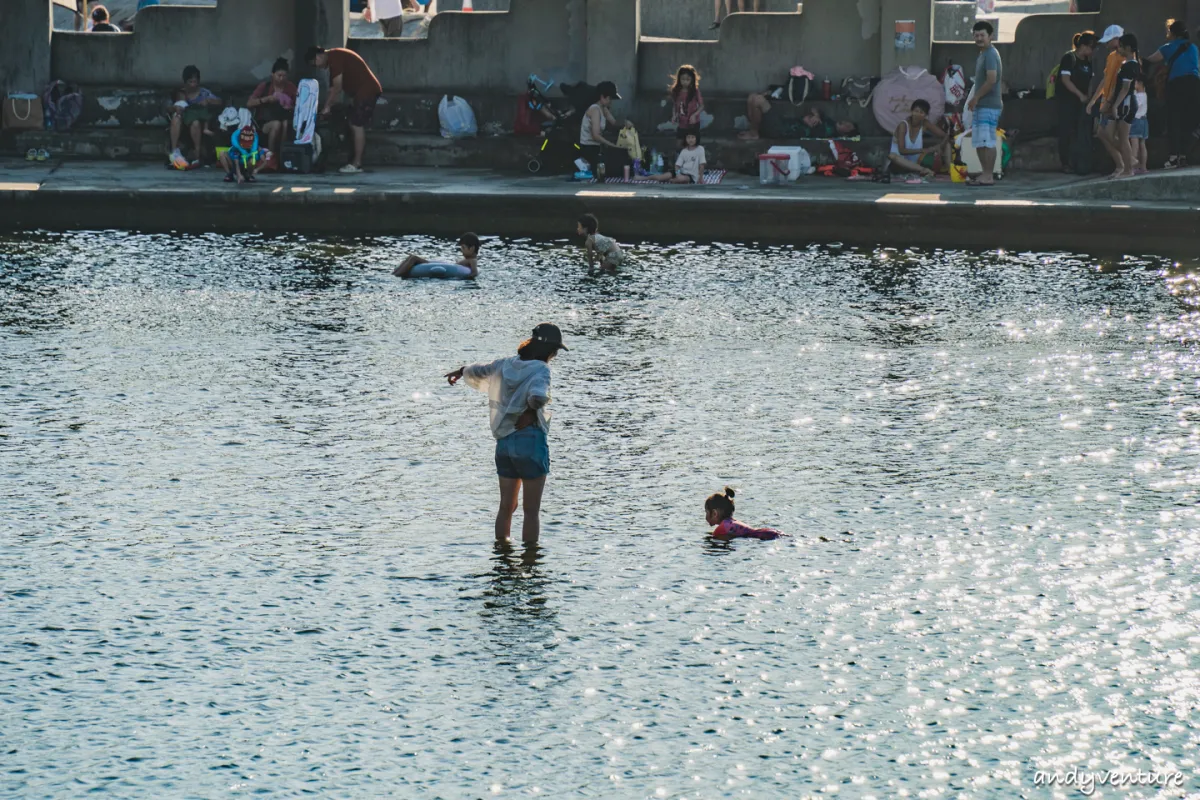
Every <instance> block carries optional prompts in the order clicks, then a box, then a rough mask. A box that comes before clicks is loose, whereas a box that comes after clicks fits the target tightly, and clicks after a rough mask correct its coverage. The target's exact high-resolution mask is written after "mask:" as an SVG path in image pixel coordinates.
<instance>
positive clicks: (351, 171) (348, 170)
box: [338, 164, 362, 175]
mask: <svg viewBox="0 0 1200 800" xmlns="http://www.w3.org/2000/svg"><path fill="white" fill-rule="evenodd" d="M338 172H343V173H345V174H347V175H357V174H358V173H360V172H362V170H361V169H359V168H358V167H356V166H354V165H353V164H347V165H346V166H344V167H342V168H341V169H339V170H338Z"/></svg>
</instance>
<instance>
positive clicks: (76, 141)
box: [5, 128, 888, 173]
mask: <svg viewBox="0 0 1200 800" xmlns="http://www.w3.org/2000/svg"><path fill="white" fill-rule="evenodd" d="M319 130H320V132H321V134H322V140H323V142H325V144H326V146H327V147H328V148H329V149H328V152H329V159H328V163H329V164H330V165H332V166H340V165H341V164H343V163H345V161H346V158H347V156H348V150H347V147H348V145H347V143H346V141H345V137H344V136H342V137H338V136H335V135H334V133H333V132H332V131H331V130H330V129H319ZM210 141H211V140H210ZM847 143H848V144H849V145H850V146H851V148H852V149H854V150H855V152H857V153H859V156H860V157H861V158H862V159H863V160H864V161H866V162H867V163H868V164H871V165H873V166H878V165H880V164H881V163H882V161H883V160H884V159H885V158H886V154H887V147H888V139H887V138H886V137H882V136H874V137H864V138H862V139H861V140H859V141H850V142H847ZM642 144H643V145H644V146H646V147H654V148H656V149H658V150H659V151H660V152H662V153H664V157H669V156H670V155H671V154H673V153H674V152H675V137H674V136H673V135H669V134H668V135H652V136H646V137H642ZM783 144H786V145H796V144H799V145H801V146H803V147H804V148H805V149H807V150H808V151H809V153H810V154H811V155H812V156H813V159H814V161H816V162H819V161H821V160H822V159H825V158H832V153H831V151H830V149H829V144H828V142H826V141H824V140H814V139H808V140H804V139H793V140H786V141H785V140H768V139H760V140H758V141H754V142H744V141H741V140H740V139H738V138H737V137H736V136H723V137H705V142H704V147H705V151H706V153H707V155H708V158H709V161H710V165H711V166H712V167H714V168H718V169H730V170H745V171H749V172H754V173H757V169H758V167H757V158H756V157H757V156H758V154H759V153H765V152H766V151H767V150H768V149H769V148H770V147H772V146H773V145H783ZM30 148H35V149H37V148H44V149H46V150H47V151H49V153H50V154H51V155H52V156H53V157H55V158H80V159H95V160H117V161H138V160H162V161H165V158H166V153H167V137H166V133H165V129H164V128H131V129H124V128H113V129H104V128H100V129H96V128H93V129H81V130H78V131H72V132H70V133H55V132H53V131H40V130H39V131H25V132H21V133H19V134H17V135H16V136H15V137H13V139H12V143H11V145H10V146H9V147H7V148H5V149H7V150H8V151H9V152H10V153H14V154H16V155H20V154H23V153H24V152H26V151H27V150H29V149H30ZM541 149H542V140H541V139H537V138H532V137H517V136H512V135H506V136H479V137H475V138H471V139H443V138H442V137H441V136H438V135H435V134H423V133H392V132H385V131H371V132H369V133H368V135H367V150H366V153H365V154H364V159H363V160H364V162H365V163H366V164H367V165H377V166H384V165H387V166H408V167H476V168H485V169H495V170H501V171H512V172H519V171H524V170H526V169H527V165H528V164H529V162H530V160H531V159H533V158H534V157H536V156H538V155H539V154H540V153H541ZM570 160H571V159H570V158H568V159H566V160H565V161H564V165H565V164H566V163H569V161H570Z"/></svg>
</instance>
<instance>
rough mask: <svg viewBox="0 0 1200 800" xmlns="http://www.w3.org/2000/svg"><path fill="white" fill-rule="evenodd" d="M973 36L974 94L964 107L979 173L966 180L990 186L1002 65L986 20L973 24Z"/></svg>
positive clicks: (1000, 107) (1001, 97) (1001, 108)
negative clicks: (976, 50)
mask: <svg viewBox="0 0 1200 800" xmlns="http://www.w3.org/2000/svg"><path fill="white" fill-rule="evenodd" d="M974 33H975V46H976V47H978V48H979V58H978V59H976V60H975V95H974V96H973V97H972V98H971V99H970V101H969V102H968V103H967V107H968V108H970V109H971V111H972V112H974V114H975V117H974V125H973V126H972V128H971V144H972V145H973V146H974V147H975V152H976V153H978V154H979V165H980V167H981V169H982V172H981V173H980V175H979V177H978V178H976V179H974V180H971V181H969V185H971V186H992V185H994V184H995V182H996V179H995V172H996V153H997V147H998V143H997V141H996V128H998V127H999V125H1000V114H1001V113H1002V112H1003V111H1004V95H1003V94H1002V93H1001V91H1002V90H1001V82H1002V81H1003V79H1004V65H1003V63H1002V62H1001V61H1000V52H999V51H998V50H997V49H996V48H995V47H994V46H993V45H992V37H993V36H994V35H995V33H996V29H995V28H993V27H992V23H990V22H988V21H986V20H980V21H979V22H976V23H975V28H974Z"/></svg>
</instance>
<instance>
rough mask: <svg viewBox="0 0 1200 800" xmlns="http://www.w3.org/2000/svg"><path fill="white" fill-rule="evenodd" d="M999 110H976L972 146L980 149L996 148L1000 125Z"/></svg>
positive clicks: (972, 130) (972, 129) (972, 127)
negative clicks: (997, 130) (997, 129)
mask: <svg viewBox="0 0 1200 800" xmlns="http://www.w3.org/2000/svg"><path fill="white" fill-rule="evenodd" d="M1001 110H1002V109H999V108H976V109H975V120H974V124H973V125H972V126H971V146H972V147H974V148H976V149H978V148H980V147H995V146H996V128H997V127H999V125H1000V112H1001Z"/></svg>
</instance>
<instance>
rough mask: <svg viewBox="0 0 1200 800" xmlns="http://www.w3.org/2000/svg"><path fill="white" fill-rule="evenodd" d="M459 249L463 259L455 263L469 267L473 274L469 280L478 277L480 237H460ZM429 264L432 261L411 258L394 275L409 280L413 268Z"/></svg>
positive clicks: (472, 235) (466, 234)
mask: <svg viewBox="0 0 1200 800" xmlns="http://www.w3.org/2000/svg"><path fill="white" fill-rule="evenodd" d="M458 249H459V252H460V253H462V258H460V259H459V260H458V261H456V262H455V263H456V264H458V265H459V266H460V267H468V268H469V269H470V270H471V274H470V275H468V276H467V277H468V278H474V277H477V276H478V275H479V237H478V236H476V235H475V234H473V233H464V234H463V235H462V236H460V237H458ZM428 263H430V260H429V259H427V258H421V257H420V256H409V257H408V258H406V259H404V263H403V264H401V265H400V266H398V267H396V269H395V270H393V271H392V274H393V275H395V276H396V277H397V278H407V277H408V275H409V273H410V272H412V270H413V267H415V266H417V265H418V264H428Z"/></svg>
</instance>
